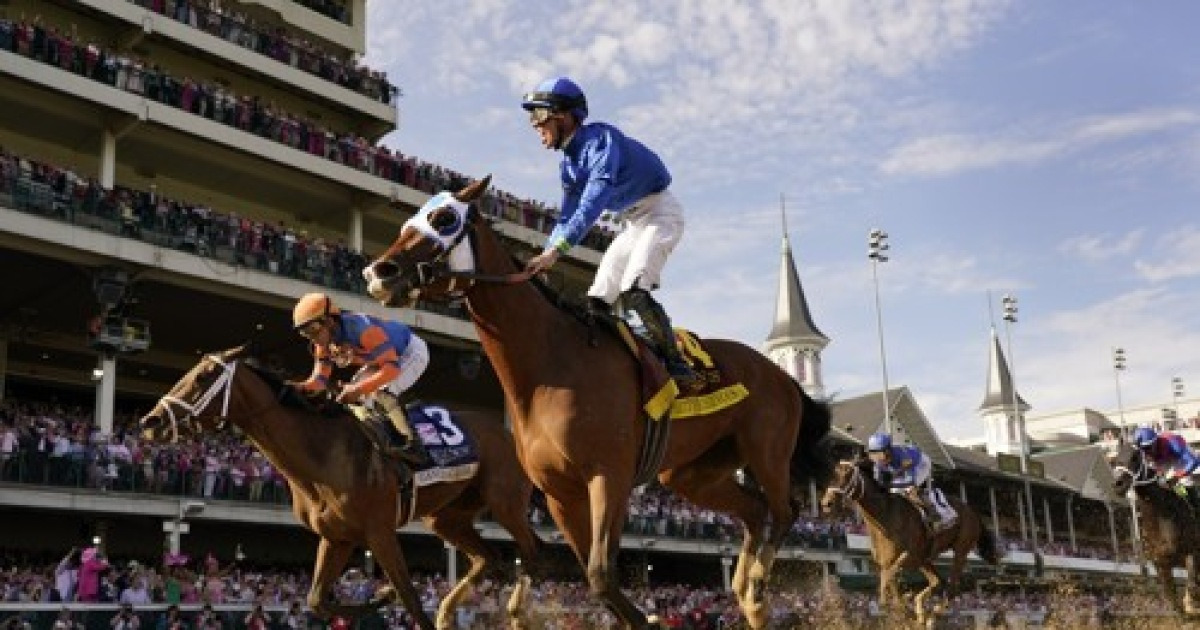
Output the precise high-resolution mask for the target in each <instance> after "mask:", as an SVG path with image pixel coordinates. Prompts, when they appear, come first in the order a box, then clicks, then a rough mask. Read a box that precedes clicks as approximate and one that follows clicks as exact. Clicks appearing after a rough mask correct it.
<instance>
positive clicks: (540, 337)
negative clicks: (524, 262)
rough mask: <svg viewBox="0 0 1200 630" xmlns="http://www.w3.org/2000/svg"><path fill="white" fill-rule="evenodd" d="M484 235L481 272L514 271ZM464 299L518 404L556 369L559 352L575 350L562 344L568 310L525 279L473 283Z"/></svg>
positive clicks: (570, 353)
mask: <svg viewBox="0 0 1200 630" xmlns="http://www.w3.org/2000/svg"><path fill="white" fill-rule="evenodd" d="M486 238H487V239H490V240H491V241H492V242H482V243H481V245H480V247H479V251H480V253H479V257H480V261H479V262H480V265H479V266H480V268H481V269H482V270H486V271H484V273H501V274H503V273H511V272H514V271H516V269H515V268H514V267H513V265H512V263H511V261H509V259H508V258H507V254H506V253H504V252H503V250H502V249H501V248H500V246H499V244H498V243H496V242H495V240H494V239H495V236H488V237H486ZM481 241H483V239H481ZM467 304H468V307H469V309H470V312H471V318H472V320H474V322H475V328H476V330H477V332H478V333H479V340H480V343H481V344H482V345H483V349H484V352H485V353H486V354H487V355H488V359H489V360H490V361H491V363H492V366H493V367H494V368H495V370H496V375H497V377H498V378H499V379H500V385H501V386H502V387H503V388H504V391H505V393H506V394H508V396H509V398H510V399H512V400H513V401H515V402H517V404H518V405H522V404H525V403H527V402H528V401H529V399H530V398H531V396H532V394H533V391H534V389H535V388H536V387H537V386H538V385H540V384H542V383H545V382H547V381H548V380H549V379H548V378H547V377H548V376H549V375H551V374H553V373H555V372H557V371H559V370H560V361H562V360H563V358H564V357H571V356H575V355H576V354H577V353H576V351H575V350H576V349H574V348H571V347H567V346H569V344H571V343H574V341H573V339H574V338H573V337H572V336H570V335H567V334H564V329H565V328H566V321H567V315H566V314H565V313H563V312H562V311H560V310H559V309H558V308H556V307H554V306H553V305H552V304H550V302H549V301H547V300H546V299H545V298H544V297H543V296H542V295H541V294H540V293H538V291H537V289H535V288H534V287H532V286H530V285H529V284H520V285H516V286H512V285H502V284H477V285H475V287H474V288H473V289H472V290H471V293H470V295H469V298H468V302H467Z"/></svg>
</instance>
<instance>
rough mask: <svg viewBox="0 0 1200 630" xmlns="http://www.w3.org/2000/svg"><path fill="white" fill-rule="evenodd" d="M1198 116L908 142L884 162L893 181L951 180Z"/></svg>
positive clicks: (1117, 118) (1192, 122) (1185, 113)
mask: <svg viewBox="0 0 1200 630" xmlns="http://www.w3.org/2000/svg"><path fill="white" fill-rule="evenodd" d="M1197 123H1200V114H1198V113H1197V112H1194V111H1191V110H1183V109H1154V110H1146V111H1136V112H1129V113H1123V114H1114V115H1109V116H1089V117H1086V118H1083V119H1080V120H1075V121H1065V122H1064V121H1057V122H1054V123H1051V124H1045V125H1043V127H1042V128H1041V129H1038V130H1036V131H1032V132H1031V131H1025V130H1021V129H1016V130H1010V131H1009V134H1010V135H1011V136H1013V137H995V136H993V137H980V136H973V135H968V134H943V135H933V136H926V137H922V138H917V139H915V140H911V141H909V142H907V143H905V144H903V145H901V146H899V147H897V148H896V149H894V150H893V151H892V152H891V154H890V155H888V156H887V158H885V159H884V160H883V162H882V163H881V165H880V170H882V171H883V172H884V173H887V174H892V175H925V176H940V175H952V174H957V173H961V172H964V171H972V170H979V169H985V168H992V167H997V166H1004V165H1008V164H1033V163H1037V162H1042V161H1045V160H1048V159H1052V158H1057V157H1061V156H1064V155H1068V154H1071V153H1074V152H1076V151H1081V150H1084V149H1087V148H1090V147H1094V146H1096V145H1099V144H1104V143H1110V142H1115V141H1118V140H1124V139H1127V138H1134V137H1138V136H1144V135H1148V134H1154V133H1158V132H1163V131H1169V130H1178V129H1180V128H1187V127H1195V126H1196V125H1197Z"/></svg>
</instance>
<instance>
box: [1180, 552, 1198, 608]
mask: <svg viewBox="0 0 1200 630" xmlns="http://www.w3.org/2000/svg"><path fill="white" fill-rule="evenodd" d="M1183 566H1184V568H1186V569H1187V584H1186V585H1185V586H1184V588H1185V589H1186V590H1184V592H1183V610H1184V612H1186V613H1187V614H1189V615H1194V614H1196V612H1197V607H1196V595H1197V593H1196V586H1197V583H1196V579H1197V567H1196V551H1195V550H1193V551H1191V552H1189V553H1188V554H1187V555H1186V556H1184V557H1183Z"/></svg>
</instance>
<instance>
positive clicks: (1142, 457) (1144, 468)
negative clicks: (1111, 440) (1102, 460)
mask: <svg viewBox="0 0 1200 630" xmlns="http://www.w3.org/2000/svg"><path fill="white" fill-rule="evenodd" d="M1133 452H1134V453H1137V458H1138V469H1137V471H1136V472H1134V470H1133V469H1131V468H1130V467H1128V466H1125V465H1123V464H1118V465H1116V466H1113V471H1114V472H1116V473H1118V474H1119V473H1125V474H1127V475H1129V477H1130V479H1132V480H1133V481H1132V484H1133V486H1135V487H1137V486H1145V485H1149V484H1152V483H1154V481H1155V476H1154V475H1151V474H1149V472H1150V464H1149V463H1147V461H1146V454H1145V453H1143V452H1142V451H1141V450H1140V449H1138V448H1137V447H1134V449H1133Z"/></svg>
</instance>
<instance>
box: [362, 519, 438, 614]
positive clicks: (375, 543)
mask: <svg viewBox="0 0 1200 630" xmlns="http://www.w3.org/2000/svg"><path fill="white" fill-rule="evenodd" d="M367 547H369V548H370V549H371V552H372V553H373V554H375V561H376V562H378V563H379V566H380V568H382V569H383V573H384V575H386V576H387V578H388V581H389V582H391V583H392V588H393V589H395V591H396V595H397V596H398V597H399V598H400V603H402V604H403V605H404V608H405V610H407V611H408V614H409V615H411V616H412V618H413V619H414V620H416V622H417V625H418V626H420V628H421V630H435V628H434V625H433V621H432V620H430V619H429V615H428V614H427V613H426V612H425V609H424V608H422V607H421V598H420V597H419V596H418V595H417V589H416V588H415V587H413V583H412V576H410V575H409V573H408V566H407V565H406V564H405V563H404V555H403V554H401V553H400V542H399V541H398V540H396V532H395V531H394V530H393V529H392V527H391V526H390V524H389V525H388V526H385V527H380V528H376V529H375V530H373V531H371V532H370V533H368V534H367Z"/></svg>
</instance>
